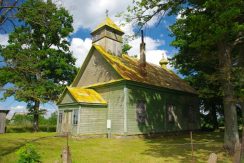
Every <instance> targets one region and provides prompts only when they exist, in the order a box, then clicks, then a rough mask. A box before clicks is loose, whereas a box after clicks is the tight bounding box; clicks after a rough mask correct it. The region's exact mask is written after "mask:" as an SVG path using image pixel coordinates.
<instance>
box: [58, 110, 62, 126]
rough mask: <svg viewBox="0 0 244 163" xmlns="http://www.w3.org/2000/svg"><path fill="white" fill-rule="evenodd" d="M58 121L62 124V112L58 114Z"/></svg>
mask: <svg viewBox="0 0 244 163" xmlns="http://www.w3.org/2000/svg"><path fill="white" fill-rule="evenodd" d="M58 123H59V124H62V123H63V112H60V113H59V114H58Z"/></svg>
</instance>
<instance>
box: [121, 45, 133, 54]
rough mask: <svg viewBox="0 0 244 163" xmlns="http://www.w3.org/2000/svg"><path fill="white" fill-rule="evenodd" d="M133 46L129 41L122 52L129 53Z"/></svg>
mask: <svg viewBox="0 0 244 163" xmlns="http://www.w3.org/2000/svg"><path fill="white" fill-rule="evenodd" d="M131 48H132V46H131V45H129V44H128V43H125V44H123V47H122V53H123V54H128V51H129V50H130V49H131Z"/></svg>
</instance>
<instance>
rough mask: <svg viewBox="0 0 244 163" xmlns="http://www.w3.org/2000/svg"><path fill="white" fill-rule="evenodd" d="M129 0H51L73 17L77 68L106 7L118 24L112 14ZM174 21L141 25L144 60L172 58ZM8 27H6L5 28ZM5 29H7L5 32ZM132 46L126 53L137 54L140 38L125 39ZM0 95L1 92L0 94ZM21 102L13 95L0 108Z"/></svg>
mask: <svg viewBox="0 0 244 163" xmlns="http://www.w3.org/2000/svg"><path fill="white" fill-rule="evenodd" d="M131 1H132V0H113V1H111V0H89V1H88V0H75V1H74V0H73V1H71V0H55V1H54V2H55V3H57V5H59V6H64V7H65V8H66V9H67V10H68V11H69V12H70V14H71V15H73V19H74V23H73V26H74V32H73V33H72V34H71V35H70V38H69V40H70V43H71V45H70V49H71V51H72V52H73V55H74V57H76V58H77V62H76V66H77V67H80V66H81V64H82V62H83V61H84V59H85V57H86V55H87V53H88V51H89V49H90V47H91V36H90V31H91V30H92V29H94V28H95V27H96V26H97V25H98V24H99V23H101V22H102V21H104V19H105V17H106V15H105V11H106V9H108V10H109V17H110V18H111V19H112V20H113V21H114V22H115V23H116V24H118V25H120V24H121V23H123V22H124V20H123V19H122V18H118V17H116V15H117V14H118V13H119V12H123V11H125V10H126V8H127V6H128V5H131V4H132V2H131ZM175 20H176V17H175V16H171V17H164V18H163V19H162V21H161V23H160V24H158V22H157V20H155V19H154V20H152V21H150V22H149V24H148V25H147V26H146V27H145V28H144V35H145V43H146V59H147V61H148V62H151V63H154V64H158V62H159V60H160V59H161V58H162V55H166V56H168V57H172V56H173V55H174V54H175V53H176V52H177V50H176V49H175V48H174V47H172V46H170V42H171V41H172V40H173V38H171V37H170V36H169V34H170V31H169V25H171V24H173V23H174V22H175ZM121 29H122V30H123V31H124V32H125V34H127V35H133V34H135V30H134V27H133V25H132V24H128V23H126V25H125V26H121ZM9 30H10V28H9ZM9 30H8V31H9ZM7 40H8V33H3V32H0V44H2V45H7ZM129 44H130V45H131V46H132V49H131V50H130V51H129V55H138V54H139V45H140V38H139V37H138V38H135V39H134V40H131V41H129ZM0 97H1V94H0ZM41 107H42V108H46V109H48V110H49V113H51V112H52V111H55V109H56V108H57V107H56V105H55V104H53V103H49V104H45V105H42V106H41ZM24 108H25V103H23V102H18V101H15V100H14V99H13V98H9V99H7V100H6V101H5V102H0V109H12V110H18V111H19V110H23V109H24Z"/></svg>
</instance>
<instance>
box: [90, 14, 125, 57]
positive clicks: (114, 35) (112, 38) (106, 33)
mask: <svg viewBox="0 0 244 163" xmlns="http://www.w3.org/2000/svg"><path fill="white" fill-rule="evenodd" d="M123 34H124V32H123V31H122V30H121V29H120V28H119V27H118V26H117V25H116V24H115V23H114V22H113V21H112V20H111V19H110V18H109V17H108V16H107V17H106V19H105V21H104V22H102V23H101V24H99V25H98V26H97V27H96V28H95V29H94V30H93V31H92V32H91V35H92V43H93V44H97V45H100V46H102V47H103V48H104V50H105V51H106V52H108V53H110V54H112V55H116V56H121V55H122V36H123Z"/></svg>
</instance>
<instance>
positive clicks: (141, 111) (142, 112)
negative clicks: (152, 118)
mask: <svg viewBox="0 0 244 163" xmlns="http://www.w3.org/2000/svg"><path fill="white" fill-rule="evenodd" d="M140 105H143V107H140ZM141 118H143V119H141ZM147 120H148V117H147V103H146V101H145V100H137V103H136V121H137V123H138V124H146V122H147Z"/></svg>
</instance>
